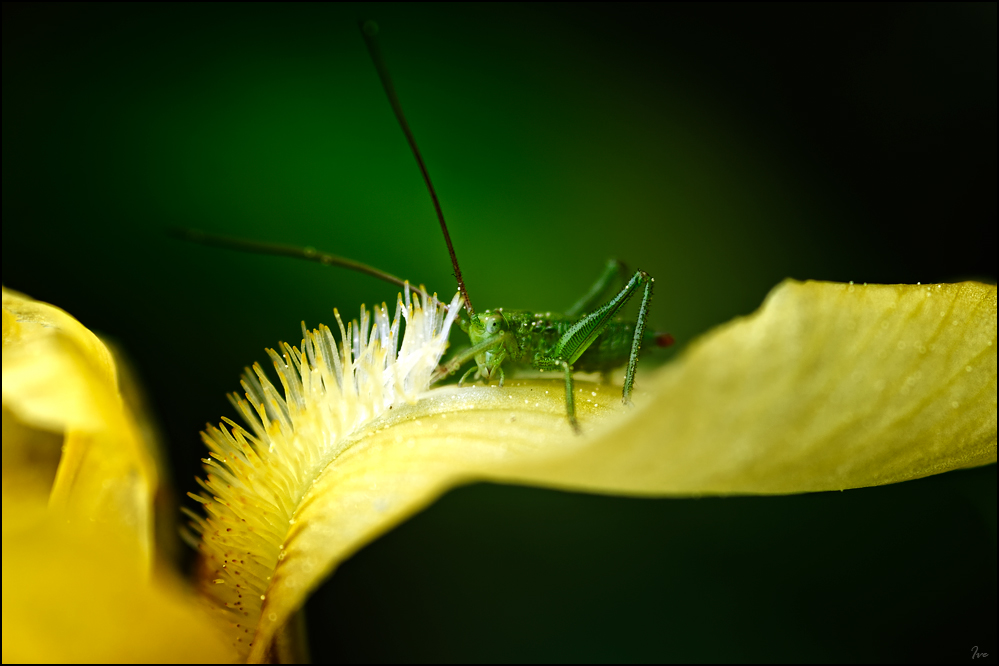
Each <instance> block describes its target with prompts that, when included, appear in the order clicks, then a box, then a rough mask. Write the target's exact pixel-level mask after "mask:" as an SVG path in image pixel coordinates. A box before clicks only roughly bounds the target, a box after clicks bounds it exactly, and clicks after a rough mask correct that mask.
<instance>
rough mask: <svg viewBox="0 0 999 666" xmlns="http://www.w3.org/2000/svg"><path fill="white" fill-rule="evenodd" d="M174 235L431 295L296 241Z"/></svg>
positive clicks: (194, 233) (176, 231)
mask: <svg viewBox="0 0 999 666" xmlns="http://www.w3.org/2000/svg"><path fill="white" fill-rule="evenodd" d="M170 235H171V236H174V237H176V238H179V239H181V240H186V241H190V242H192V243H200V244H201V245H210V246H212V247H224V248H227V249H229V250H240V251H242V252H250V253H252V254H269V255H275V256H279V257H294V258H295V259H308V260H309V261H315V262H318V263H320V264H323V265H325V266H340V267H341V268H349V269H350V270H352V271H357V272H358V273H364V274H366V275H370V276H372V277H376V278H378V279H379V280H384V281H385V282H389V283H391V284H394V285H398V286H400V287H402V288H404V289H405V288H406V287H407V285H408V288H409V289H411V290H412V291H415V292H418V293H420V294H422V295H423V297H424V298H430V296H429V295H428V294H427V292H426V291H424V290H423V289H421V288H419V287H414V286H412V285H410V284H409V282H408V281H407V280H403V279H402V278H399V277H396V276H394V275H392V274H391V273H386V272H385V271H383V270H380V269H378V268H375V267H374V266H368V265H367V264H362V263H361V262H360V261H354V260H353V259H346V258H344V257H338V256H336V255H335V254H329V253H328V252H320V251H319V250H317V249H315V248H312V247H297V246H294V245H281V244H279V243H263V242H260V241H252V240H246V239H245V238H233V237H232V236H221V235H218V234H209V233H205V232H204V231H199V230H197V229H171V230H170Z"/></svg>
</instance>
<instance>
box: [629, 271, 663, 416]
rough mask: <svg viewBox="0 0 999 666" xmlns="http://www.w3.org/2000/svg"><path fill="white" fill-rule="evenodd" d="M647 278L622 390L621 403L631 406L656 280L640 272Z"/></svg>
mask: <svg viewBox="0 0 999 666" xmlns="http://www.w3.org/2000/svg"><path fill="white" fill-rule="evenodd" d="M638 272H639V273H640V274H641V275H642V277H643V278H645V289H644V291H643V293H642V305H641V306H640V307H639V309H638V321H637V322H635V337H634V338H632V340H631V353H630V354H629V355H628V369H627V370H626V371H625V374H624V388H623V389H622V390H621V401H622V402H623V403H624V404H626V405H630V404H632V403H631V390H632V388H633V387H634V385H635V369H636V368H637V367H638V353H639V351H641V348H642V336H643V335H645V325H646V324H647V323H648V316H649V305H650V304H651V303H652V286H653V284H655V280H654V279H653V278H651V277H649V274H648V273H646V272H645V271H638Z"/></svg>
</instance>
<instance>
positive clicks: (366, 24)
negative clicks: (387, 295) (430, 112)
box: [361, 21, 475, 315]
mask: <svg viewBox="0 0 999 666" xmlns="http://www.w3.org/2000/svg"><path fill="white" fill-rule="evenodd" d="M377 34H378V24H377V23H375V22H374V21H363V22H362V23H361V35H363V36H364V43H365V44H367V46H368V53H369V54H370V55H371V60H372V62H373V63H374V65H375V69H376V70H378V78H380V79H381V80H382V87H383V88H384V89H385V94H386V95H388V99H389V104H391V105H392V110H393V111H394V112H395V117H396V120H398V121H399V126H400V127H402V133H403V134H405V135H406V141H408V142H409V148H410V150H412V151H413V157H415V158H416V163H417V164H418V165H419V167H420V173H421V174H423V181H424V182H425V183H426V184H427V189H428V190H430V198H431V199H433V201H434V210H435V211H436V212H437V219H438V220H440V223H441V231H443V232H444V242H446V243H447V251H448V253H450V255H451V265H452V266H453V267H454V277H455V279H456V280H458V291H460V292H461V297H462V298H463V299H464V300H465V310H467V311H468V314H469V315H475V310H474V309H472V301H471V300H469V298H468V289H466V288H465V280H464V279H463V278H462V277H461V268H459V267H458V256H457V255H456V254H455V253H454V245H452V244H451V234H449V233H448V231H447V224H446V223H445V222H444V211H442V210H441V203H440V201H438V200H437V192H435V191H434V186H433V184H432V183H431V182H430V173H428V172H427V165H426V164H424V163H423V157H422V156H421V155H420V150H419V149H418V148H417V147H416V139H415V138H413V132H412V131H411V130H410V129H409V123H407V122H406V116H405V115H403V113H402V105H401V104H400V103H399V97H398V96H397V95H396V94H395V87H394V86H393V85H392V77H391V76H389V72H388V68H386V67H385V60H384V59H383V58H382V53H381V49H379V48H378V42H377V41H376V40H375V35H377Z"/></svg>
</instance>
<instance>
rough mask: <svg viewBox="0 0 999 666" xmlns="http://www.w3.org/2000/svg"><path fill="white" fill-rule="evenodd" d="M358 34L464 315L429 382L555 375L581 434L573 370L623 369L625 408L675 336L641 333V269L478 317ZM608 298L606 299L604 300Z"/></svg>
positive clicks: (644, 315) (374, 49) (372, 30)
mask: <svg viewBox="0 0 999 666" xmlns="http://www.w3.org/2000/svg"><path fill="white" fill-rule="evenodd" d="M361 34H362V35H363V37H364V41H365V43H366V45H367V48H368V52H369V54H370V55H371V60H372V62H373V63H374V65H375V68H376V70H377V71H378V76H379V78H380V79H381V82H382V86H383V88H384V89H385V93H386V95H387V96H388V100H389V103H390V104H391V106H392V110H393V111H394V112H395V116H396V119H397V120H398V122H399V126H400V127H401V128H402V131H403V134H405V136H406V140H407V142H408V143H409V147H410V150H411V151H412V153H413V156H414V157H415V158H416V162H417V165H418V166H419V169H420V173H421V174H422V176H423V180H424V182H425V183H426V186H427V190H428V191H429V193H430V198H431V200H432V202H433V206H434V211H435V212H436V214H437V219H438V221H439V222H440V227H441V231H442V232H443V233H444V240H445V242H446V244H447V249H448V253H449V254H450V257H451V265H452V267H453V269H454V276H455V279H456V280H457V282H458V291H459V293H460V295H461V301H462V304H461V305H460V306H459V307H463V309H464V311H465V313H466V314H465V315H464V316H462V317H461V318H460V319H459V321H458V324H459V326H460V327H461V329H462V330H463V331H464V332H465V333H467V334H468V336H469V339H470V342H471V345H470V346H469V347H468V348H467V349H464V350H462V351H460V352H458V353H457V354H455V355H454V356H453V357H452V358H451V359H450V360H449V361H448V362H447V363H445V364H443V365H441V366H440V367H438V368H437V370H436V372H434V373H433V375H432V376H431V378H430V384H431V385H432V384H434V383H436V382H439V381H441V380H443V379H444V378H446V377H448V376H450V375H452V374H454V373H456V372H458V371H459V370H460V369H461V368H462V367H463V366H465V365H466V364H468V363H470V362H472V361H474V365H472V366H471V367H470V368H469V369H468V370H467V371H466V372H465V373H464V374H463V375H462V376H461V379H460V380H459V382H458V384H459V386H460V385H462V384H463V383H464V381H465V380H466V379H468V377H469V376H470V375H472V373H474V379H477V380H478V379H483V380H485V381H486V382H487V383H488V382H490V381H492V380H493V379H497V380H498V382H499V385H500V386H503V381H504V378H505V372H504V369H503V368H504V365H506V366H507V367H509V366H515V367H516V366H519V367H529V368H532V369H534V370H539V371H542V372H547V371H554V372H559V373H561V374H562V375H563V376H564V378H565V399H566V414H567V416H568V419H569V423H570V424H571V425H572V427H573V429H574V430H575V431H576V432H579V424H578V422H577V420H576V409H575V404H574V400H573V372H574V371H577V370H578V371H582V372H600V373H602V374H604V375H606V373H608V372H609V371H611V370H613V369H615V368H618V367H620V366H622V365H625V364H627V365H626V370H625V377H624V386H623V388H622V400H623V402H624V403H625V404H630V403H631V394H632V390H633V388H634V382H635V370H636V367H637V364H638V357H639V352H640V350H641V347H642V344H643V343H649V344H656V345H658V346H660V347H665V346H668V345H670V344H672V343H673V338H672V336H670V335H669V334H657V333H651V332H646V324H647V321H648V314H649V306H650V304H651V301H652V288H653V283H654V280H653V278H652V277H651V276H649V274H648V273H646V272H645V271H642V270H638V271H635V272H634V273H633V274H631V275H630V277H629V273H628V271H627V269H626V268H625V266H624V264H622V263H621V262H619V261H617V260H610V261H608V262H607V265H606V267H605V269H604V271H603V273H602V274H601V275H600V277H599V278H598V280H597V281H596V283H595V284H594V285H593V286H592V287H591V288H590V290H589V291H588V292H587V293H586V294H585V295H584V296H583V297H582V298H580V299H579V300H578V301H577V302H576V303H575V304H574V305H573V306H572V307H570V308H569V309H568V310H566V311H565V312H563V313H556V312H531V311H522V310H508V309H504V308H496V309H493V310H485V311H483V312H476V310H475V309H474V307H473V306H472V301H471V298H470V297H469V294H468V289H467V287H466V285H465V280H464V278H463V277H462V274H461V268H460V267H459V265H458V257H457V255H456V254H455V250H454V246H453V244H452V242H451V236H450V234H449V233H448V228H447V224H446V223H445V221H444V213H443V211H442V209H441V205H440V201H439V200H438V198H437V194H436V192H435V190H434V187H433V184H432V183H431V180H430V174H429V173H428V171H427V167H426V165H425V164H424V162H423V157H422V156H421V155H420V151H419V149H418V148H417V146H416V140H415V139H414V137H413V133H412V131H411V130H410V128H409V123H408V122H407V121H406V117H405V115H404V114H403V112H402V106H401V104H400V102H399V98H398V96H397V95H396V92H395V87H394V86H393V85H392V79H391V77H390V76H389V73H388V69H387V68H386V66H385V62H384V59H383V58H382V55H381V51H380V49H379V47H378V43H377V41H376V35H377V34H378V26H377V24H376V23H375V22H374V21H365V22H363V23H362V24H361ZM179 233H180V235H181V236H182V237H183V238H185V239H187V240H191V241H195V242H199V243H204V244H209V245H216V246H221V247H227V248H230V249H238V250H243V251H248V252H254V253H262V254H272V255H274V254H276V255H282V256H292V257H297V258H301V259H308V260H311V261H317V262H319V263H323V264H326V265H334V266H341V267H343V268H349V269H351V270H355V271H358V272H362V273H366V274H368V275H371V276H373V277H377V278H379V279H381V280H385V281H387V282H390V283H393V284H396V285H399V286H402V287H404V288H405V289H407V290H410V289H413V287H411V286H410V283H409V282H408V281H406V280H403V279H401V278H398V277H396V276H394V275H392V274H390V273H387V272H385V271H382V270H379V269H377V268H374V267H372V266H368V265H366V264H362V263H360V262H357V261H353V260H350V259H346V258H343V257H338V256H336V255H332V254H327V253H324V252H319V251H316V250H314V249H312V248H299V247H292V246H286V245H276V244H271V243H262V242H257V241H249V240H243V239H237V238H230V237H225V236H217V235H214V234H207V233H203V232H200V231H193V230H184V231H181V232H179ZM415 291H419V292H421V293H423V295H424V296H425V297H426V293H424V292H423V290H422V289H415ZM639 292H641V294H642V300H641V305H640V307H639V311H638V319H637V320H636V321H627V320H624V319H622V318H620V317H619V315H620V313H621V311H622V310H623V308H624V307H625V305H626V304H627V303H628V302H629V301H630V300H631V298H632V297H633V296H634V295H635V294H636V293H639ZM608 297H609V300H606V299H608Z"/></svg>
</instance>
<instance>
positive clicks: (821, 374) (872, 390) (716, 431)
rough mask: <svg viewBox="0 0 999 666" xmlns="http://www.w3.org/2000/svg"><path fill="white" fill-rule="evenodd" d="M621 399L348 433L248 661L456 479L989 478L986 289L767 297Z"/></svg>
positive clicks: (584, 392) (588, 386) (502, 393)
mask: <svg viewBox="0 0 999 666" xmlns="http://www.w3.org/2000/svg"><path fill="white" fill-rule="evenodd" d="M639 382H640V386H641V387H642V388H643V389H644V393H643V394H639V395H636V400H635V402H636V405H637V406H636V407H635V408H634V409H626V408H624V407H623V406H622V405H621V402H620V389H619V388H617V387H613V386H600V385H596V384H592V383H589V382H577V385H576V389H577V395H576V404H577V407H578V409H579V411H580V421H581V423H582V425H583V428H584V431H585V434H584V435H583V436H575V435H573V433H572V431H571V429H570V428H569V426H568V423H567V420H566V416H565V405H564V389H563V383H562V382H561V381H557V380H555V381H553V380H540V379H539V380H524V381H520V382H513V383H511V384H512V385H508V386H507V387H506V388H504V389H498V388H485V387H468V388H461V389H459V388H456V387H447V388H441V389H436V390H433V391H430V392H429V393H428V394H426V395H425V396H424V397H423V398H422V399H421V400H419V401H418V402H417V403H416V404H413V405H405V406H401V407H399V408H398V409H394V410H393V412H392V413H390V414H387V415H384V416H383V417H381V418H379V419H378V420H376V421H375V422H373V423H370V424H369V425H368V426H367V427H365V428H364V429H362V430H360V431H359V432H357V433H355V434H354V435H353V436H352V438H351V440H352V441H351V442H349V443H348V444H347V445H346V446H344V447H343V448H342V449H341V450H342V452H341V453H340V454H339V455H338V456H337V457H336V459H335V460H333V461H332V462H331V463H330V464H329V465H327V466H326V467H325V468H324V469H323V470H322V472H321V473H320V474H318V476H317V477H316V478H315V479H313V480H311V481H310V482H309V483H310V484H311V488H310V489H309V490H308V491H307V492H306V493H305V494H304V496H303V498H302V500H301V501H300V502H299V503H298V506H297V508H296V510H295V512H294V514H293V516H292V518H291V519H290V521H289V523H288V525H287V527H286V528H280V529H282V530H284V531H285V536H284V539H283V542H282V543H281V545H280V555H279V557H278V562H277V565H276V567H275V568H274V570H273V573H272V574H271V576H270V577H269V579H268V585H269V587H268V590H267V593H266V595H264V597H265V598H264V600H263V604H262V609H261V613H260V620H259V623H258V626H257V630H256V636H255V638H254V640H253V650H252V652H251V654H250V657H251V660H263V659H266V658H267V655H268V650H269V649H270V648H269V646H270V644H271V642H272V640H273V638H274V636H275V635H277V634H278V633H279V632H280V631H281V628H282V627H283V626H284V625H285V623H287V622H288V620H289V618H290V617H291V616H292V614H293V613H294V612H295V611H296V610H297V609H298V608H300V607H301V605H302V604H303V603H304V601H305V599H306V597H307V596H308V594H309V593H310V592H311V591H312V590H313V589H314V588H315V587H316V586H317V585H318V584H319V583H320V582H321V581H322V579H324V578H325V577H326V576H328V575H330V574H331V573H332V571H333V570H334V569H335V568H336V566H337V565H338V564H339V563H340V562H342V561H343V560H344V559H345V558H347V557H348V556H350V555H351V554H352V553H353V552H355V551H356V550H357V549H359V548H360V547H362V546H363V545H364V544H366V543H368V542H369V541H371V540H372V539H373V538H375V537H376V536H378V535H379V534H381V533H383V532H384V531H386V530H387V529H389V528H391V527H392V526H393V525H395V524H397V523H398V522H400V521H401V520H404V519H405V518H406V517H407V516H409V515H411V514H412V513H414V512H415V511H418V510H419V509H421V508H422V507H424V506H426V505H427V504H428V503H430V502H432V501H433V500H434V499H435V498H436V497H438V496H439V495H440V494H441V493H442V492H444V491H445V490H447V489H448V488H451V487H453V486H454V485H456V484H460V483H463V482H468V481H472V480H479V479H489V480H494V481H503V482H512V483H525V484H532V485H542V486H549V487H559V488H567V489H575V490H588V491H594V492H603V493H615V494H636V495H649V496H668V495H702V494H746V493H753V494H773V493H797V492H811V491H820V490H833V489H844V488H855V487H862V486H868V485H876V484H884V483H894V482H898V481H903V480H906V479H913V478H918V477H922V476H926V475H929V474H934V473H938V472H943V471H947V470H951V469H958V468H961V467H968V466H973V465H981V464H986V463H989V462H994V461H995V460H996V288H995V286H992V285H983V284H978V283H963V284H955V285H932V286H897V285H895V286H892V285H871V286H860V285H844V284H829V283H815V282H809V283H798V282H793V281H787V282H785V283H783V284H781V285H779V286H778V287H777V288H775V289H774V290H773V291H772V292H771V294H770V295H769V296H768V297H767V299H766V301H765V303H764V305H763V306H762V307H761V308H760V310H759V311H757V312H756V313H754V314H753V315H750V316H748V317H744V318H740V319H737V320H735V321H733V322H731V323H729V324H726V325H724V326H722V327H720V328H718V329H716V330H715V331H712V332H710V333H708V334H707V335H705V336H704V337H702V338H701V339H699V340H698V341H695V343H693V344H692V345H691V347H690V348H689V349H688V350H687V351H686V352H685V353H684V354H683V355H682V357H681V358H679V359H678V360H677V361H676V362H674V363H672V364H670V365H669V366H667V367H664V368H662V369H660V370H659V371H658V372H654V373H650V374H647V375H645V377H641V376H640V377H639ZM275 527H278V526H275Z"/></svg>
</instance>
